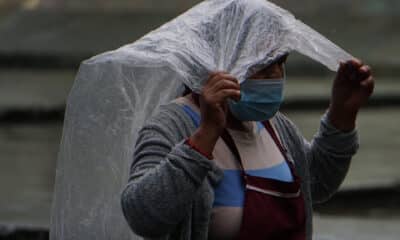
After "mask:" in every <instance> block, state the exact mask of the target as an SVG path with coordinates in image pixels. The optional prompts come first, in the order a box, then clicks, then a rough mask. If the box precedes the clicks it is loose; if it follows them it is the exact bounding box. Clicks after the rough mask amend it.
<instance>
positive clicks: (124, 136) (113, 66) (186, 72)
mask: <svg viewBox="0 0 400 240" xmlns="http://www.w3.org/2000/svg"><path fill="white" fill-rule="evenodd" d="M291 51H298V52H300V53H301V54H303V55H306V56H308V57H310V58H312V59H314V60H316V61H317V62H320V63H321V64H323V65H325V66H326V67H328V68H329V69H331V70H333V71H335V70H337V68H338V63H339V61H345V60H348V59H351V58H352V57H351V56H350V55H349V54H348V53H346V52H345V51H343V50H342V49H340V48H339V47H337V46H336V45H335V44H333V43H332V42H331V41H329V40H328V39H326V38H325V37H323V36H321V35H320V34H319V33H317V32H316V31H314V30H313V29H311V28H310V27H308V26H306V25H305V24H303V23H302V22H300V21H298V20H296V19H295V18H294V17H293V16H292V15H291V14H290V13H289V12H287V11H286V10H284V9H281V8H279V7H278V6H276V5H274V4H272V3H270V2H267V1H264V0H211V1H204V2H202V3H200V4H199V5H197V6H195V7H193V8H192V9H190V10H189V11H187V12H186V13H184V14H182V15H181V16H179V17H177V18H176V19H174V20H172V21H170V22H168V23H166V24H165V25H163V26H162V27H160V28H159V29H157V30H155V31H152V32H150V33H149V34H147V35H146V36H144V37H143V38H141V39H139V40H138V41H136V42H135V43H132V44H129V45H126V46H123V47H121V48H119V49H117V50H115V51H111V52H107V53H104V54H101V55H98V56H96V57H93V58H92V59H89V60H87V61H85V62H83V63H82V64H81V66H80V70H79V73H78V74H77V77H76V80H75V82H74V85H73V88H72V89H71V92H70V94H69V97H68V101H67V110H66V115H65V122H64V129H63V136H62V141H61V145H60V151H59V156H58V163H57V171H56V184H55V194H54V201H53V208H52V218H51V230H50V239H52V240H76V239H85V240H86V239H96V240H106V239H119V240H127V239H140V238H139V237H136V236H135V235H134V234H133V233H132V232H131V231H130V229H129V227H128V225H127V223H126V222H125V219H124V217H123V214H122V210H121V206H120V193H121V191H122V189H123V188H124V186H125V184H126V183H127V179H128V173H129V166H130V162H131V160H132V152H133V149H134V144H135V140H136V136H137V131H138V129H139V128H140V127H141V126H142V125H143V124H144V122H145V121H146V119H147V118H148V117H149V116H150V115H151V114H153V113H154V111H157V108H158V106H159V105H160V104H163V103H167V102H169V101H170V100H172V99H174V98H176V97H177V96H178V95H179V94H181V92H182V86H183V84H185V85H187V86H189V87H190V88H191V89H193V90H194V91H199V90H200V89H201V86H202V84H203V83H204V81H205V80H206V79H207V77H208V75H209V73H210V72H211V71H216V70H224V71H227V72H229V73H231V74H232V75H234V76H236V77H237V78H238V79H239V80H240V81H244V80H245V79H246V78H247V77H248V76H250V75H251V74H252V73H254V72H256V71H257V70H259V69H261V68H263V67H265V66H267V65H269V64H271V63H272V62H273V61H274V60H276V59H277V58H278V57H280V56H282V55H284V54H286V53H288V52H291ZM138 217H140V216H138Z"/></svg>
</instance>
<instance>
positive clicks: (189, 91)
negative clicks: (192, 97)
mask: <svg viewBox="0 0 400 240" xmlns="http://www.w3.org/2000/svg"><path fill="white" fill-rule="evenodd" d="M192 92H193V91H192V89H190V88H189V87H188V86H186V85H184V90H183V93H182V97H183V96H186V95H188V94H190V93H192Z"/></svg>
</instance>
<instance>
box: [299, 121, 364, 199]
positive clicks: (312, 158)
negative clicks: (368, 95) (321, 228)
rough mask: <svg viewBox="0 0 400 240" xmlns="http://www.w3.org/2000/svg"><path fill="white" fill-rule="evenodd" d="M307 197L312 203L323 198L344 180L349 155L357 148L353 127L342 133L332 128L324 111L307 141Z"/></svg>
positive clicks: (305, 143)
mask: <svg viewBox="0 0 400 240" xmlns="http://www.w3.org/2000/svg"><path fill="white" fill-rule="evenodd" d="M304 145H305V146H306V150H307V154H308V157H307V159H308V166H309V171H310V178H311V179H310V180H311V182H310V183H311V196H312V199H313V202H314V203H321V202H324V201H327V200H328V199H329V198H330V197H332V195H333V194H335V193H336V192H337V190H338V189H339V187H340V185H341V184H342V182H343V181H344V178H345V177H346V175H347V172H348V170H349V167H350V162H351V159H352V157H353V155H354V154H355V153H356V152H357V150H358V148H359V142H358V133H357V131H356V130H353V131H351V132H342V131H340V130H338V129H336V128H335V127H333V126H332V125H331V124H330V122H329V120H328V118H327V114H324V116H323V117H322V119H321V124H320V128H319V131H318V132H317V134H316V135H315V137H314V138H313V140H312V141H311V143H308V142H307V141H305V140H304Z"/></svg>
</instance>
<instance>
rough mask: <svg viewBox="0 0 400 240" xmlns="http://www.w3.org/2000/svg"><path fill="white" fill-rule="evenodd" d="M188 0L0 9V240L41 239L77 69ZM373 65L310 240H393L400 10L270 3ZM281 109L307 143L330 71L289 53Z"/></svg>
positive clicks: (89, 1)
mask: <svg viewBox="0 0 400 240" xmlns="http://www.w3.org/2000/svg"><path fill="white" fill-rule="evenodd" d="M197 2H199V1H198V0H197V1H196V0H169V1H161V0H112V1H110V0H0V239H48V228H49V216H50V206H51V200H52V192H53V184H54V176H55V167H56V159H57V152H58V145H59V142H60V138H61V133H62V124H63V114H64V109H65V102H66V98H67V95H68V92H69V89H70V88H71V86H72V83H73V81H74V76H75V74H76V72H77V68H78V66H79V63H80V62H81V61H82V60H84V59H87V58H89V57H91V56H93V55H96V54H99V53H101V52H104V51H107V50H112V49H115V48H117V47H119V46H121V45H124V44H128V43H131V42H133V41H135V40H136V39H138V38H139V37H141V36H142V35H144V34H145V33H147V32H148V31H150V30H152V29H154V28H156V27H158V26H160V25H161V24H162V23H164V22H166V21H168V20H170V19H172V18H174V17H175V16H177V15H178V14H180V13H182V12H183V11H185V10H187V9H188V8H190V7H191V6H193V5H194V4H196V3H197ZM273 2H275V3H277V4H279V5H281V6H283V7H285V8H287V9H289V10H290V11H292V12H293V13H294V14H295V15H296V16H297V17H298V18H300V19H301V20H303V21H304V22H306V23H307V24H309V25H310V26H312V27H313V28H315V29H317V30H318V31H319V32H321V33H323V34H324V35H325V36H327V37H328V38H329V39H331V40H333V41H334V42H335V43H337V44H338V45H339V46H341V47H343V48H344V49H346V50H348V51H349V52H350V53H351V54H352V55H354V56H356V57H358V58H360V59H362V60H363V61H364V62H366V63H368V64H370V65H371V66H372V68H373V71H374V75H375V78H376V83H377V86H376V91H375V94H374V96H373V98H372V99H371V101H370V102H369V104H368V106H367V107H366V108H365V109H364V110H363V111H362V112H361V113H360V116H359V120H358V129H359V131H360V138H361V149H360V151H359V153H358V155H357V156H356V157H355V158H354V160H353V163H352V166H351V169H350V173H349V175H348V177H347V179H346V181H345V182H344V184H343V185H342V187H341V189H340V191H339V193H338V194H337V195H336V196H335V197H334V198H333V199H332V200H330V201H329V202H327V203H325V204H322V205H319V206H316V208H315V230H314V232H315V235H317V236H318V237H320V238H321V239H360V240H361V239H362V240H369V239H371V240H372V239H373V240H375V239H385V240H386V239H388V240H389V239H396V240H398V239H399V238H400V237H399V236H400V174H399V173H400V171H399V170H400V161H399V160H400V159H399V155H400V150H399V148H400V128H399V119H400V81H398V78H399V76H400V57H399V54H400V44H399V43H400V31H399V26H400V1H398V0H335V1H332V0H330V1H328V0H302V1H289V0H273ZM287 70H288V86H287V89H286V102H285V105H284V107H283V110H282V111H283V112H284V113H286V114H287V115H289V117H291V118H292V119H293V121H294V122H295V123H296V124H297V125H298V126H299V128H300V129H301V130H302V131H303V133H304V134H305V136H306V137H307V138H308V139H311V138H312V136H313V134H314V133H315V132H316V130H317V128H318V126H319V119H320V116H321V115H322V114H323V113H324V111H325V109H326V108H327V107H328V104H329V94H330V86H331V83H332V80H333V78H334V73H330V72H328V71H327V70H325V69H324V67H322V66H321V65H320V64H316V63H313V62H311V61H310V60H308V59H306V58H304V57H301V56H299V55H296V54H293V55H291V56H290V58H289V60H288V66H287Z"/></svg>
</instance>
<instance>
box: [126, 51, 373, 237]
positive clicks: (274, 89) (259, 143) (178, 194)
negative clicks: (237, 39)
mask: <svg viewBox="0 0 400 240" xmlns="http://www.w3.org/2000/svg"><path fill="white" fill-rule="evenodd" d="M285 59H286V57H280V58H279V59H277V60H276V61H275V62H274V63H272V64H270V65H269V66H266V67H265V68H264V69H263V70H261V71H259V72H257V73H256V74H254V75H253V76H252V77H251V78H249V79H247V80H246V81H244V82H243V83H242V84H239V83H238V81H237V80H236V79H235V77H234V76H231V75H229V74H228V73H225V72H217V73H213V74H211V76H210V77H209V79H208V81H207V82H206V84H205V85H204V88H203V90H202V92H201V94H200V95H196V94H193V93H191V94H189V95H186V96H185V97H183V98H179V99H177V100H176V101H174V102H172V103H170V104H167V105H165V106H164V107H163V108H162V109H161V110H160V111H159V113H158V114H156V115H155V116H154V117H152V118H151V119H150V120H149V121H148V123H147V124H146V125H145V126H144V127H143V128H142V130H141V131H140V133H139V138H138V141H137V145H136V148H135V154H134V161H133V164H132V168H131V176H130V180H129V184H128V186H127V187H126V189H125V191H124V193H123V197H122V206H123V210H124V214H125V216H126V218H127V220H128V222H129V223H130V226H131V228H132V229H133V230H134V231H135V232H136V233H138V234H139V235H142V236H145V237H149V238H158V237H164V238H166V239H296V240H297V239H310V236H311V214H312V211H311V208H312V203H316V202H322V201H325V200H327V199H328V198H329V197H331V196H332V194H334V192H335V191H336V190H337V189H338V187H339V185H340V184H341V182H342V181H343V179H344V177H345V175H346V173H347V170H348V167H349V164H350V160H351V157H352V156H353V154H354V153H355V152H356V150H357V147H358V142H357V134H356V131H355V122H356V117H357V112H358V110H359V109H360V107H361V105H362V104H363V103H365V102H366V101H367V99H368V98H369V96H370V95H371V93H372V91H373V86H374V81H373V78H372V75H371V71H370V69H369V67H368V66H366V65H364V64H363V63H361V62H360V61H359V60H351V61H348V62H346V63H342V64H341V66H340V68H339V71H338V73H337V76H336V79H335V80H334V84H333V88H332V98H331V104H330V106H329V109H328V111H327V113H326V114H325V115H324V117H323V118H322V120H321V127H320V130H319V132H318V134H317V135H316V136H315V137H314V139H313V141H312V142H311V143H308V142H307V141H306V140H305V139H304V138H303V136H302V135H301V134H300V133H299V131H298V130H297V129H296V127H295V126H294V125H293V123H291V122H290V121H289V120H288V119H287V118H286V117H285V116H284V115H283V114H281V113H279V112H278V113H276V111H277V110H278V108H279V105H280V103H281V100H282V86H283V84H284V77H285V72H284V62H285ZM254 84H255V85H254ZM260 96H262V97H260ZM275 113H276V114H275ZM226 130H227V131H226ZM148 166H152V167H150V168H149V167H148ZM300 185H301V187H300Z"/></svg>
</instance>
